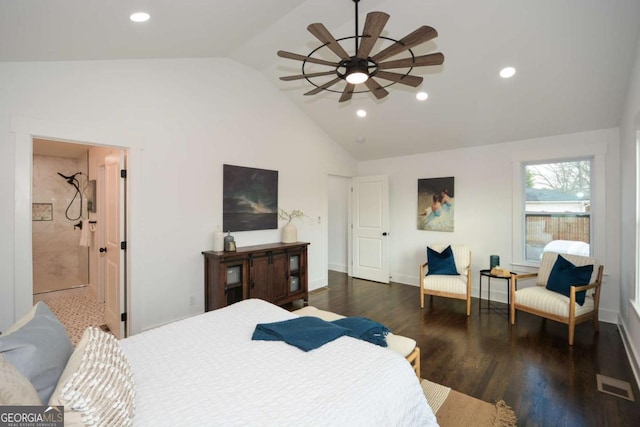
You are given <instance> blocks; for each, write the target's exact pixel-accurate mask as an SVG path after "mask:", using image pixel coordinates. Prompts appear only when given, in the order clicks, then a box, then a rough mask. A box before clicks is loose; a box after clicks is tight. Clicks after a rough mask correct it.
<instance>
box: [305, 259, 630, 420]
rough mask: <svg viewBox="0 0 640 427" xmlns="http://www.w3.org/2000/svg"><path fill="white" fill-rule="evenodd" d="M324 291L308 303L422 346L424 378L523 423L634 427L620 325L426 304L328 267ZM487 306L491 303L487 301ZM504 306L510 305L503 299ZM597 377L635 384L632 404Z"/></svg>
mask: <svg viewBox="0 0 640 427" xmlns="http://www.w3.org/2000/svg"><path fill="white" fill-rule="evenodd" d="M329 283H330V285H329V287H328V289H327V290H320V291H316V292H313V293H312V294H311V295H310V296H309V305H313V306H315V307H318V308H320V309H324V310H330V311H334V312H336V313H340V314H343V315H345V316H364V317H368V318H370V319H373V320H376V321H378V322H380V323H383V324H385V325H387V326H388V327H389V328H390V329H391V330H392V331H393V332H394V333H396V334H399V335H405V336H408V337H411V338H414V339H415V340H416V341H417V342H418V345H419V346H420V349H421V352H422V357H421V368H422V377H423V378H426V379H429V380H431V381H434V382H437V383H440V384H443V385H446V386H448V387H451V388H453V389H454V390H457V391H460V392H462V393H466V394H469V395H471V396H474V397H476V398H478V399H481V400H484V401H487V402H495V401H497V400H499V399H504V400H505V401H506V402H507V403H508V404H509V405H510V406H511V407H512V408H513V409H514V411H515V412H516V415H517V417H518V425H521V426H632V425H634V426H637V425H640V404H639V403H638V399H640V393H639V392H638V387H637V385H636V383H635V379H634V377H633V373H632V371H631V367H630V365H629V361H628V359H627V355H626V353H625V350H624V346H623V343H622V339H621V337H620V333H619V331H618V327H617V326H616V325H613V324H610V323H602V322H601V323H600V332H599V333H596V332H595V329H594V327H593V324H592V323H585V324H582V325H578V326H577V327H576V336H575V343H574V345H573V346H569V345H568V342H567V327H566V325H562V324H559V323H556V322H553V321H549V320H546V321H545V320H544V319H541V318H539V317H536V316H533V315H529V314H528V313H518V317H517V321H516V325H515V326H514V327H510V326H509V323H508V320H507V318H506V317H505V316H503V315H501V314H499V313H494V312H484V311H483V312H482V313H479V311H478V300H477V299H474V300H473V303H472V311H471V316H470V317H467V316H466V313H465V302H464V301H461V300H453V299H448V298H439V297H434V298H433V300H432V301H430V300H429V299H427V300H426V302H425V308H424V310H421V309H420V297H419V288H418V287H415V286H409V285H403V284H397V283H392V284H390V285H385V284H380V283H374V282H368V281H364V280H358V279H351V278H348V277H347V276H346V274H343V273H337V272H333V271H330V272H329ZM483 302H484V303H486V301H483ZM502 306H504V307H505V308H506V304H502ZM596 374H602V375H606V376H608V377H612V378H616V379H619V380H623V381H627V382H629V383H631V384H632V389H633V393H634V397H635V398H636V401H635V402H631V401H628V400H625V399H621V398H618V397H615V396H612V395H609V394H605V393H602V392H599V391H598V390H597V383H596ZM634 420H635V421H634Z"/></svg>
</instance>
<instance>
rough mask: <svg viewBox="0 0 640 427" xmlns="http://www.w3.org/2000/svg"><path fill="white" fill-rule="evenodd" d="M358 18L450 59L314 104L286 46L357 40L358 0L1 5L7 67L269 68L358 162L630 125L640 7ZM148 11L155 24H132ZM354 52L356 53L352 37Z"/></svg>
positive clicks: (387, 5) (572, 1)
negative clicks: (314, 26) (428, 32)
mask: <svg viewBox="0 0 640 427" xmlns="http://www.w3.org/2000/svg"><path fill="white" fill-rule="evenodd" d="M359 9H360V17H359V21H360V31H361V29H362V25H363V23H364V19H365V16H366V14H367V13H368V12H370V11H374V10H375V11H382V12H386V13H388V14H389V15H390V16H391V17H390V19H389V21H388V23H387V25H386V26H385V29H384V32H383V33H382V35H383V36H385V37H389V38H392V39H396V40H398V39H400V38H402V37H404V36H405V35H407V34H409V33H410V32H412V31H413V30H415V29H416V28H418V27H419V26H421V25H429V26H431V27H433V28H435V29H436V30H437V31H438V37H437V38H435V39H434V40H432V41H430V42H428V43H425V44H423V45H421V46H418V47H417V48H415V49H414V52H415V54H416V55H422V54H428V53H432V52H442V53H443V54H444V55H445V61H444V64H443V65H441V66H434V67H420V68H414V70H413V71H412V72H411V74H413V75H418V76H422V77H423V78H424V81H423V83H422V84H421V85H420V86H419V87H418V88H411V87H408V86H402V85H399V84H395V85H392V86H390V87H389V88H388V91H389V92H390V94H389V95H388V96H387V97H386V98H383V99H381V100H377V99H375V98H374V97H373V96H372V95H371V94H370V93H359V94H355V95H354V96H353V98H352V99H351V100H350V101H347V102H343V103H339V102H338V99H339V97H340V94H337V93H330V92H322V93H321V94H319V95H315V96H304V95H303V94H304V93H305V92H307V91H309V90H310V89H312V88H313V86H311V85H310V84H309V83H308V82H306V81H305V80H299V81H294V82H283V81H280V80H279V77H280V76H285V75H293V74H299V73H300V67H301V63H300V62H297V61H292V60H287V59H283V58H279V57H278V56H276V52H277V51H278V50H286V51H289V52H295V53H299V54H303V55H306V54H308V53H309V52H311V51H312V50H313V49H315V48H316V47H318V46H320V42H319V41H318V40H317V39H316V38H315V37H314V36H312V35H311V34H310V33H309V32H308V31H307V30H306V27H307V26H308V25H309V24H311V23H315V22H320V23H323V24H324V25H325V26H326V27H327V28H328V30H329V31H330V32H331V33H332V34H333V35H334V36H335V37H336V38H340V37H348V36H353V35H354V24H355V22H354V3H353V1H352V0H322V1H320V0H260V1H256V0H226V1H222V0H109V1H105V0H29V1H25V0H21V1H19V0H0V61H54V60H110V59H135V58H193V57H228V58H231V59H233V60H235V61H238V62H240V63H242V64H245V65H246V66H249V67H252V68H254V69H256V70H258V71H259V72H261V73H263V74H264V75H265V77H266V80H267V81H269V82H271V83H272V84H273V85H275V86H276V87H277V88H278V89H279V90H280V91H282V93H283V94H284V95H285V96H287V97H289V98H290V99H291V100H292V101H293V102H294V103H295V104H297V105H298V106H299V107H300V108H301V109H302V111H304V112H305V113H306V114H307V115H308V116H309V117H310V118H311V119H312V120H313V121H314V122H316V123H317V124H318V125H319V126H320V127H322V128H323V129H324V130H325V131H326V132H327V134H329V135H330V136H331V137H332V138H333V139H335V140H336V141H337V142H338V143H340V144H341V145H342V146H344V148H345V149H346V150H347V151H349V152H350V153H351V154H352V155H353V156H354V157H355V158H357V159H360V160H365V159H375V158H385V157H392V156H401V155H407V154H415V153H420V152H429V151H437V150H443V149H449V148H456V147H470V146H475V145H482V144H490V143H499V142H506V141H515V140H522V139H529V138H536V137H542V136H548V135H558V134H565V133H573V132H580V131H587V130H593V129H602V128H609V127H616V126H618V123H619V120H620V116H621V112H622V109H623V104H624V100H625V94H626V90H627V86H628V80H629V76H630V73H631V67H632V66H633V63H634V60H635V55H636V52H637V46H638V36H639V28H640V19H638V17H640V1H638V0H607V1H602V0H562V1H557V0H537V1H531V0H510V1H504V0H483V1H478V0H361V1H360V3H359ZM139 10H144V11H146V12H148V13H150V14H151V20H150V21H148V22H146V23H144V24H135V23H132V22H130V21H129V19H128V17H129V15H130V14H131V13H132V12H136V11H139ZM384 43H385V42H380V43H379V44H378V45H376V48H374V51H376V50H379V49H381V48H383V47H385V45H384ZM344 47H345V49H346V50H347V51H348V52H349V53H350V54H352V53H353V52H352V50H353V46H352V41H349V42H345V44H344ZM328 59H330V60H335V59H336V58H335V57H333V58H331V57H328ZM505 66H513V67H515V68H516V69H517V73H516V75H515V76H514V77H512V78H511V79H502V78H500V77H499V76H498V72H499V71H500V69H502V68H503V67H505ZM331 78H332V77H328V78H326V80H330V79H331ZM320 82H322V80H321V81H320ZM418 91H425V92H427V93H428V94H429V98H428V99H427V100H426V101H418V100H416V98H415V94H416V92H418ZM358 109H364V110H366V111H367V116H366V117H364V118H360V117H358V116H356V110H358Z"/></svg>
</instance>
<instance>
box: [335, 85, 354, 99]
mask: <svg viewBox="0 0 640 427" xmlns="http://www.w3.org/2000/svg"><path fill="white" fill-rule="evenodd" d="M355 87H356V85H354V84H351V83H347V85H346V86H345V87H344V91H342V96H341V97H340V99H339V100H338V102H344V101H348V100H350V99H351V95H353V89H355Z"/></svg>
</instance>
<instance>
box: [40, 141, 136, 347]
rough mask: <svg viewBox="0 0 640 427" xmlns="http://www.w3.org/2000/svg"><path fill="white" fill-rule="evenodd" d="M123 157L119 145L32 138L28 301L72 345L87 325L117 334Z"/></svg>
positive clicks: (121, 308) (121, 289)
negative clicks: (45, 308)
mask: <svg viewBox="0 0 640 427" xmlns="http://www.w3.org/2000/svg"><path fill="white" fill-rule="evenodd" d="M125 161H126V150H122V149H119V148H107V147H102V146H92V145H84V144H76V143H69V142H64V141H54V140H46V139H38V138H34V139H33V169H32V203H33V212H32V265H33V299H34V301H33V302H34V303H35V302H37V301H40V300H42V301H45V303H47V305H49V307H50V308H51V309H52V311H54V313H56V315H57V316H58V317H59V318H60V320H61V321H62V323H63V324H64V325H65V327H66V328H67V331H68V332H69V335H70V337H71V340H72V342H74V344H75V343H76V342H77V341H79V339H80V337H81V336H82V333H83V332H84V330H85V329H86V328H87V327H88V326H97V327H101V328H103V329H105V330H110V331H111V332H112V333H114V335H116V336H117V337H119V338H120V337H123V336H124V331H125V327H124V324H123V323H124V321H123V319H122V318H121V313H124V307H125V301H126V294H125V293H124V289H125V286H124V277H125V276H124V271H125V268H124V259H125V257H124V254H123V253H121V252H123V251H121V241H125V238H124V217H125V215H124V200H125V197H124V192H123V190H124V188H125V186H124V182H120V181H123V180H122V179H121V172H120V171H121V169H122V168H124V162H125ZM120 187H122V188H120ZM121 208H122V209H121ZM114 242H115V243H114ZM109 249H111V251H109ZM121 259H122V262H121V261H120V260H121ZM114 260H115V261H114ZM121 264H122V265H121Z"/></svg>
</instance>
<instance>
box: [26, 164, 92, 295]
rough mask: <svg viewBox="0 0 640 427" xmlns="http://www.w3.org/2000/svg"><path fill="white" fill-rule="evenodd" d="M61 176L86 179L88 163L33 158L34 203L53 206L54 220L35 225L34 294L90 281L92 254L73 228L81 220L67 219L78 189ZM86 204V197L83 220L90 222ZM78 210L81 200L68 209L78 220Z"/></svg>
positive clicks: (83, 204)
mask: <svg viewBox="0 0 640 427" xmlns="http://www.w3.org/2000/svg"><path fill="white" fill-rule="evenodd" d="M58 172H60V173H62V174H63V175H67V176H69V175H72V174H74V173H76V172H82V173H84V174H85V176H86V175H87V159H86V157H85V158H79V159H78V158H67V157H53V156H41V155H34V156H33V183H32V184H33V189H32V191H33V194H32V201H33V203H51V204H52V205H53V220H51V221H35V220H34V221H32V226H33V229H32V230H33V234H32V236H33V293H34V294H37V293H41V292H47V291H53V290H60V289H67V288H71V287H74V286H78V285H84V284H87V283H88V281H89V250H88V248H86V247H81V246H80V245H79V242H80V229H74V228H73V226H74V224H77V223H78V222H79V221H80V220H74V221H70V220H68V219H67V218H66V217H65V211H66V210H67V207H68V206H69V203H71V200H72V199H73V196H74V194H75V192H76V189H75V188H74V187H73V186H72V185H70V184H68V183H67V181H66V180H65V179H63V178H62V177H61V176H60V175H58ZM78 178H79V179H80V176H78ZM84 179H85V178H84V177H82V178H81V181H80V182H81V183H84ZM86 204H87V203H86V199H85V198H84V196H83V203H82V210H83V212H82V213H83V216H84V218H88V216H87V206H86ZM79 209H80V198H79V196H78V197H76V199H75V200H74V201H73V203H72V204H71V207H70V208H69V216H70V217H71V218H76V217H78V213H79Z"/></svg>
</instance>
